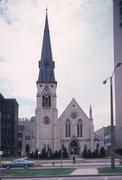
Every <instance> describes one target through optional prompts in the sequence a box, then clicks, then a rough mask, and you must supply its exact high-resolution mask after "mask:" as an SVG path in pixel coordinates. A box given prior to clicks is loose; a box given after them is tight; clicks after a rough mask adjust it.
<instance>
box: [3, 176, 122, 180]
mask: <svg viewBox="0 0 122 180" xmlns="http://www.w3.org/2000/svg"><path fill="white" fill-rule="evenodd" d="M4 179H5V180H15V179H16V178H13V179H7V178H4ZM4 179H1V180H4ZM49 179H50V180H122V176H92V177H82V176H79V177H54V178H53V177H51V178H50V177H47V178H30V177H29V178H17V179H16V180H49Z"/></svg>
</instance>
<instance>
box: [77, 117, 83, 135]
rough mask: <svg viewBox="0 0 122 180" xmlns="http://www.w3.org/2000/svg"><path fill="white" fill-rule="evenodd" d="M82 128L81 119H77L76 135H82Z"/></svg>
mask: <svg viewBox="0 0 122 180" xmlns="http://www.w3.org/2000/svg"><path fill="white" fill-rule="evenodd" d="M82 131H83V129H82V121H81V119H79V121H78V123H77V136H78V137H82V135H83V132H82Z"/></svg>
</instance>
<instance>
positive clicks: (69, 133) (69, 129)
mask: <svg viewBox="0 0 122 180" xmlns="http://www.w3.org/2000/svg"><path fill="white" fill-rule="evenodd" d="M65 129H66V137H70V136H71V124H70V121H69V119H67V121H66V125H65Z"/></svg>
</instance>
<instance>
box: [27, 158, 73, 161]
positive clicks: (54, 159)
mask: <svg viewBox="0 0 122 180" xmlns="http://www.w3.org/2000/svg"><path fill="white" fill-rule="evenodd" d="M26 160H29V161H38V160H39V161H49V160H51V161H57V160H58V161H59V160H61V158H51V159H50V158H45V159H44V158H43V159H42V158H39V159H37V158H27V159H26ZM62 160H70V159H69V158H62Z"/></svg>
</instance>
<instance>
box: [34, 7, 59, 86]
mask: <svg viewBox="0 0 122 180" xmlns="http://www.w3.org/2000/svg"><path fill="white" fill-rule="evenodd" d="M54 68H55V62H54V61H53V59H52V50H51V42H50V33H49V25H48V15H47V8H46V18H45V28H44V36H43V44H42V53H41V59H40V61H39V77H38V81H37V82H38V83H56V81H55V74H54Z"/></svg>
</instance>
